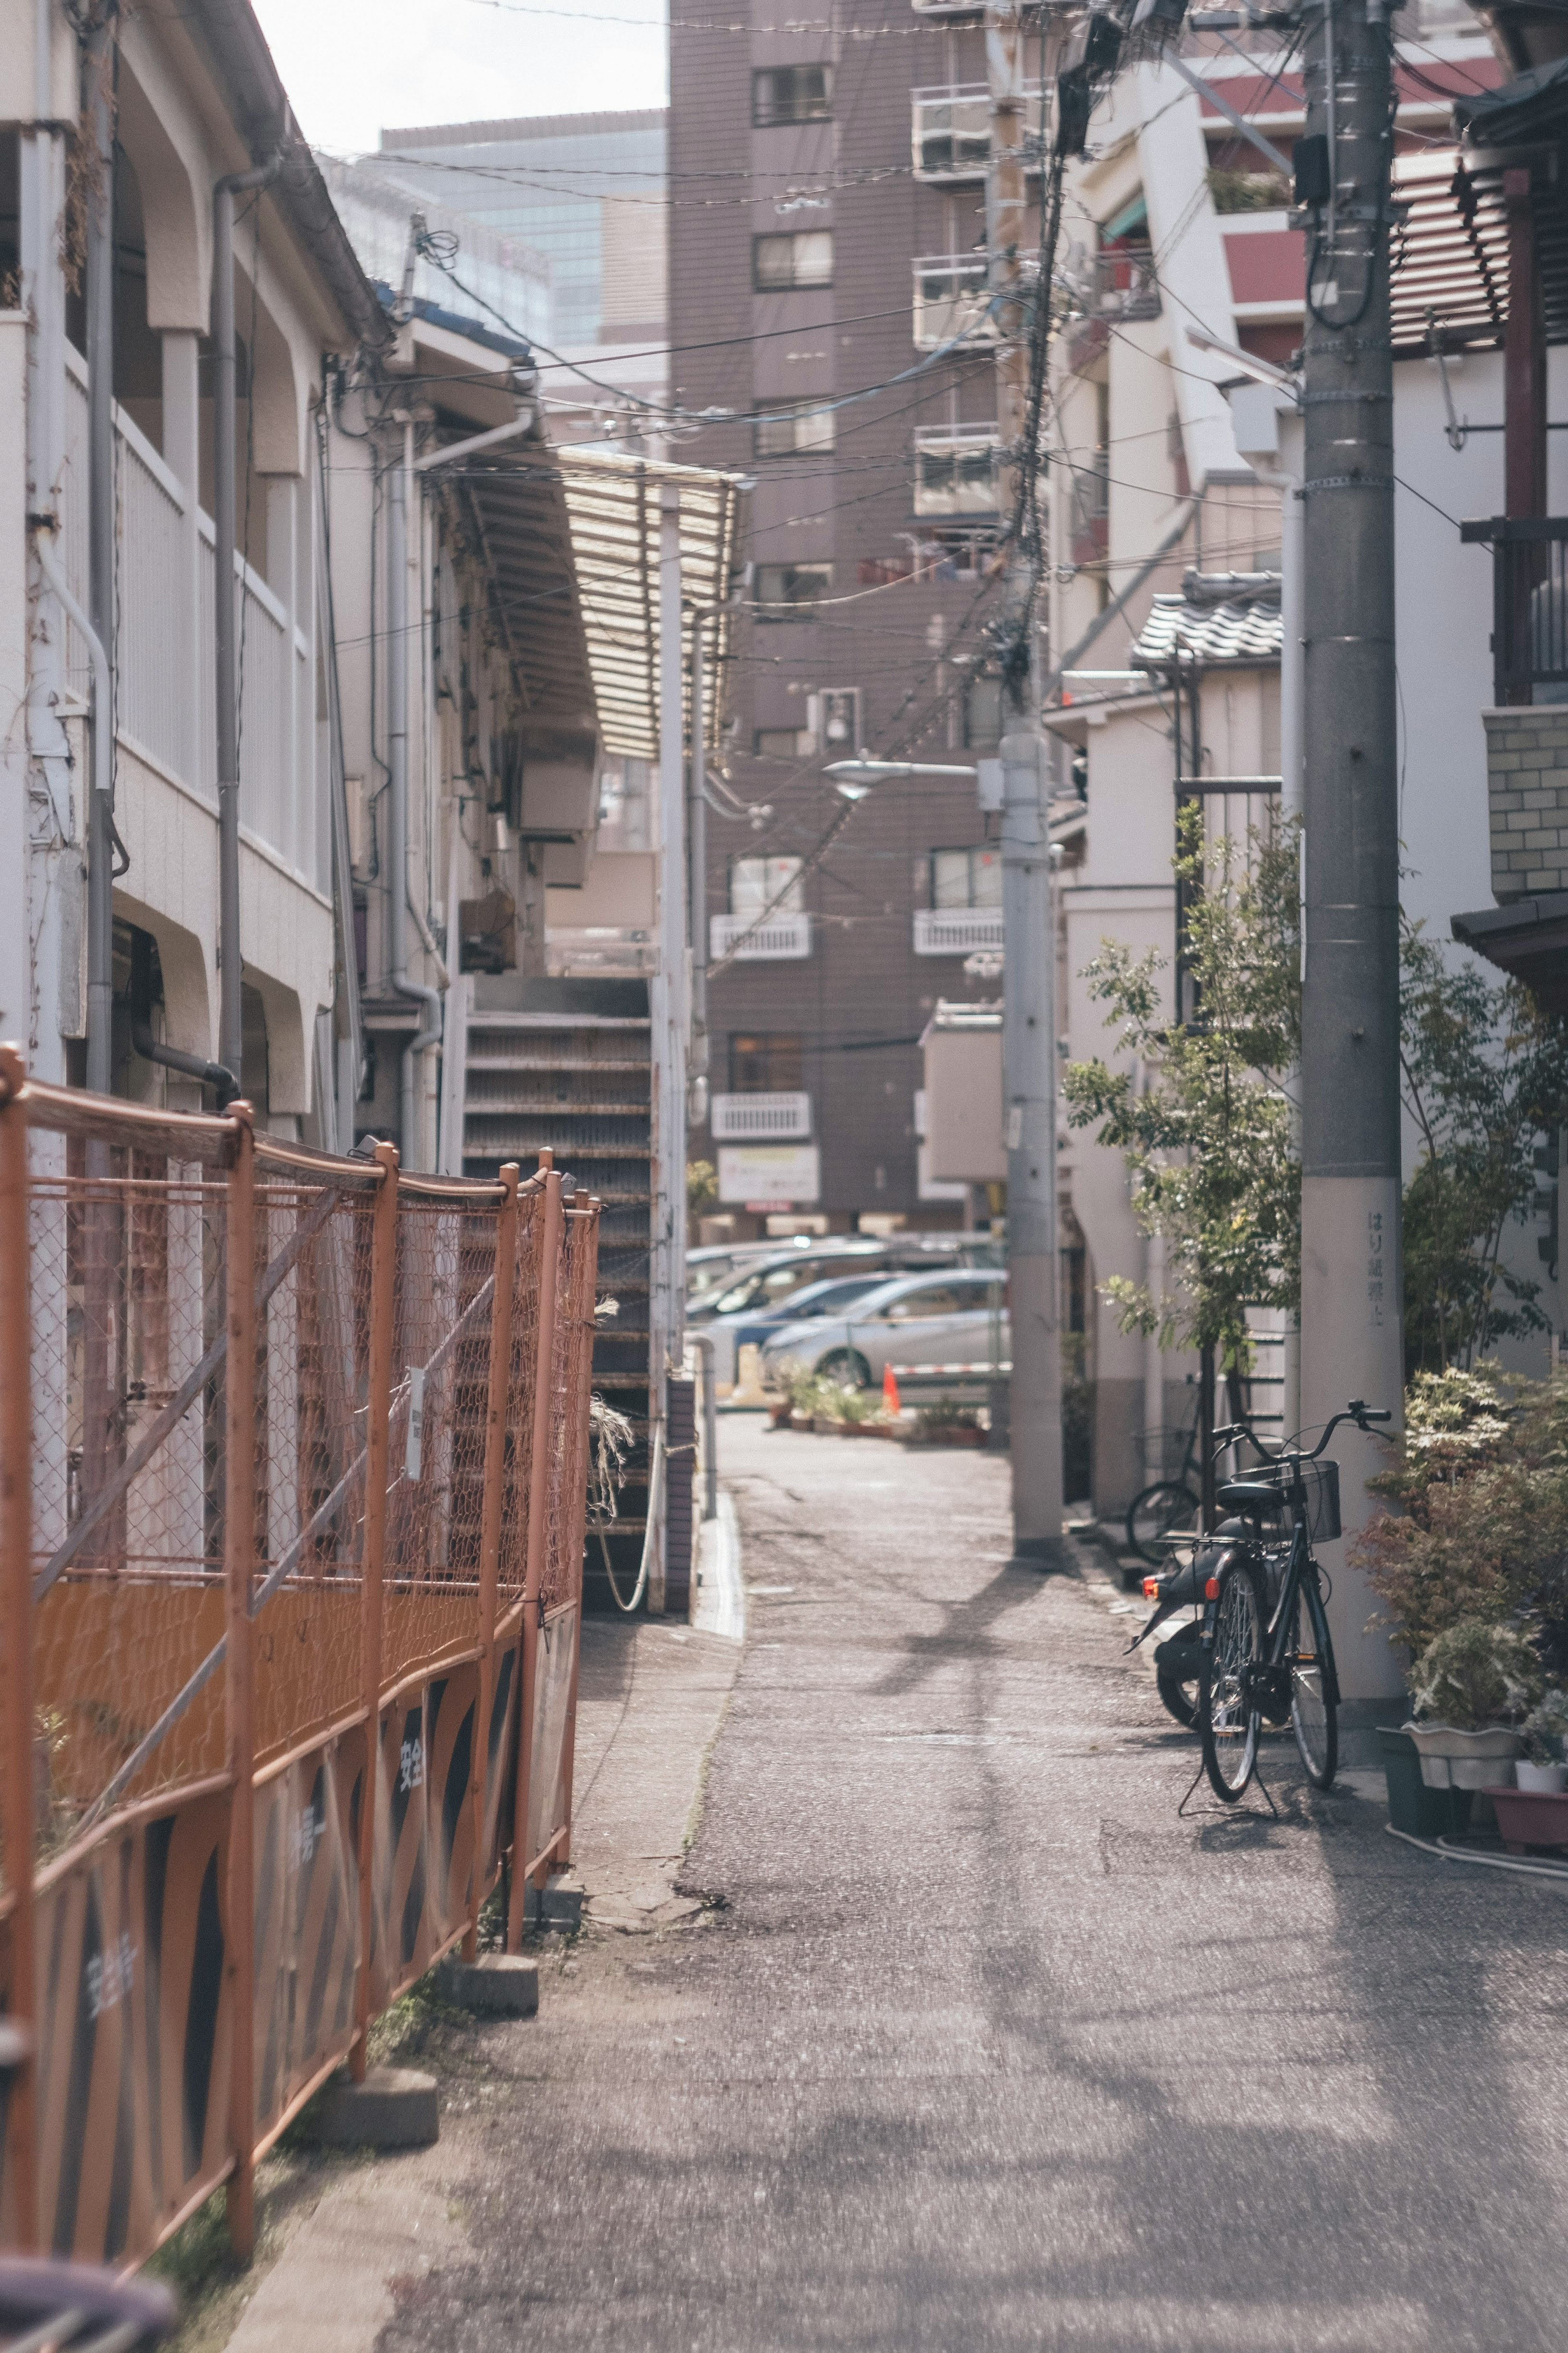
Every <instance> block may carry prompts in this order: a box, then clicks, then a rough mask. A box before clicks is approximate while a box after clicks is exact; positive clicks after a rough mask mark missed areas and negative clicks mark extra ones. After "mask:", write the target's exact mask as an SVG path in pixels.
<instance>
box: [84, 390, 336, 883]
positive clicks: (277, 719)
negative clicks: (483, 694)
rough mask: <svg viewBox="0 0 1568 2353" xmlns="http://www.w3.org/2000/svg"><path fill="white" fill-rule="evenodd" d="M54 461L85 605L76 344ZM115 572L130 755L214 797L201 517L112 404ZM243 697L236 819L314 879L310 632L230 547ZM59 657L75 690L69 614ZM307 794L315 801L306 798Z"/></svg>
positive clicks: (324, 849)
mask: <svg viewBox="0 0 1568 2353" xmlns="http://www.w3.org/2000/svg"><path fill="white" fill-rule="evenodd" d="M65 424H66V462H65V467H64V470H63V473H62V477H61V483H60V507H61V522H62V532H61V538H62V542H63V548H64V554H65V559H66V576H67V578H68V581H69V583H70V586H71V587H72V589H73V590H74V591H75V593H76V595H77V596H79V598H81V599H82V601H83V602H84V603H85V601H86V598H87V586H88V539H87V533H88V501H87V477H88V451H87V432H88V396H87V381H86V371H85V369H84V368H83V367H82V365H81V364H80V362H79V361H78V360H77V358H76V356H75V354H74V353H72V354H71V355H70V357H69V359H68V363H67V375H66V402H65ZM114 430H115V443H116V447H115V460H116V465H115V472H116V480H117V483H118V489H119V498H118V507H119V516H118V522H119V568H120V578H121V591H122V593H121V620H120V646H119V651H120V670H119V679H118V681H117V694H118V710H117V712H116V721H117V733H118V734H119V735H120V737H121V740H122V741H123V743H124V744H126V746H127V748H128V749H129V750H130V751H132V753H134V754H138V755H140V756H141V757H142V758H143V759H145V760H147V761H148V762H149V764H150V765H152V766H153V767H154V768H155V769H157V770H160V771H161V772H162V773H163V774H164V775H165V776H172V777H174V778H175V779H177V780H178V782H179V783H180V784H181V785H183V786H185V787H186V788H187V789H188V790H189V791H190V792H192V793H194V794H195V795H197V796H198V797H200V798H202V799H204V800H206V801H208V802H210V803H211V804H212V805H213V806H214V807H216V801H217V720H216V707H217V706H216V685H215V682H214V673H213V631H214V626H215V612H216V596H217V586H216V573H217V560H216V553H215V547H214V541H215V533H214V528H213V524H212V522H211V520H210V518H209V517H208V516H207V515H205V513H203V512H202V511H201V509H200V508H199V507H198V506H197V504H196V502H195V492H194V491H192V490H191V489H190V488H189V486H188V485H186V484H184V483H183V482H181V481H180V480H179V479H178V478H177V477H176V476H175V474H174V472H173V471H172V470H171V469H170V468H169V467H168V466H167V465H165V464H164V462H163V458H162V457H161V456H160V455H159V453H158V451H157V450H156V449H155V448H153V445H152V443H151V442H150V441H149V440H148V439H147V438H146V437H145V435H144V434H143V433H142V432H141V431H140V429H139V428H138V427H137V426H136V425H135V423H134V422H133V420H132V418H131V417H129V416H127V415H126V414H125V413H124V412H123V411H122V410H121V409H119V408H116V410H115V415H114ZM235 575H236V576H235V583H234V589H233V594H234V597H235V601H236V604H237V607H238V622H239V642H240V644H241V645H242V647H243V648H244V667H243V670H242V671H241V681H242V688H243V704H242V711H241V733H240V809H241V812H242V816H243V822H244V825H245V829H246V831H247V833H248V834H250V835H252V836H254V837H255V838H256V839H258V840H259V841H261V842H263V843H265V844H266V846H267V848H268V849H271V850H273V851H275V852H276V854H277V855H278V856H279V858H280V859H281V860H283V861H284V863H285V864H286V865H288V866H289V867H291V868H292V869H293V870H294V871H295V872H296V873H298V874H300V875H302V876H303V877H304V878H305V880H306V881H309V882H310V883H312V884H314V885H315V886H316V887H317V888H318V889H321V890H325V889H326V888H327V887H328V885H329V879H330V872H331V867H330V856H331V853H330V850H329V847H328V839H327V833H326V822H327V814H328V805H327V801H326V797H325V796H324V795H321V796H317V795H315V794H314V793H313V792H312V791H311V789H310V781H311V778H312V776H313V774H314V756H315V754H314V743H315V732H316V692H315V687H314V684H313V683H312V681H313V676H314V673H313V669H312V662H311V652H310V640H309V639H308V638H306V637H305V635H304V633H303V632H302V631H301V630H300V628H298V627H297V626H294V625H292V624H291V623H290V621H289V615H288V613H287V612H286V611H285V609H284V607H283V606H282V605H281V604H280V603H279V600H278V598H277V597H276V596H274V594H273V592H272V590H271V589H270V588H269V587H268V586H267V583H266V582H265V581H264V580H263V579H262V578H261V577H260V575H258V573H256V572H254V571H253V570H252V569H251V567H250V565H248V564H247V563H245V562H244V560H243V559H242V558H240V557H238V556H237V557H236V559H235ZM66 660H67V667H68V675H69V678H70V681H71V684H72V686H73V687H74V688H75V689H76V691H78V692H79V694H80V695H82V696H83V698H84V699H85V696H86V694H87V691H88V684H89V676H90V672H89V667H88V656H87V648H86V646H85V645H83V644H82V643H81V642H80V641H79V638H78V635H77V632H76V630H75V629H74V628H71V627H70V626H69V625H68V626H67V631H66ZM318 804H319V806H318Z"/></svg>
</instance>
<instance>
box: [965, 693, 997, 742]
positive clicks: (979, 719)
mask: <svg viewBox="0 0 1568 2353" xmlns="http://www.w3.org/2000/svg"><path fill="white" fill-rule="evenodd" d="M963 741H964V744H966V745H967V746H969V747H970V748H973V746H974V745H975V744H1000V742H1001V741H1002V681H1001V680H1000V679H999V678H986V677H984V676H982V677H980V678H972V679H971V680H970V681H969V683H968V685H967V686H966V687H965V688H964V690H963Z"/></svg>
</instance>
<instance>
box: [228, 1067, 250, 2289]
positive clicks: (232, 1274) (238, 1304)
mask: <svg viewBox="0 0 1568 2353" xmlns="http://www.w3.org/2000/svg"><path fill="white" fill-rule="evenodd" d="M229 1116H230V1118H231V1119H232V1120H233V1122H234V1154H233V1158H232V1159H231V1161H230V1163H229V1170H228V1218H227V1231H226V1240H225V1267H224V1288H225V1302H224V1321H225V1324H226V1335H227V1341H228V1349H227V1356H226V1363H225V1365H224V1445H223V1453H224V1466H223V1467H224V1507H223V1566H224V1587H225V1592H226V1626H225V1630H226V1636H227V1641H226V1649H225V1653H224V1682H225V1713H226V1729H227V1752H228V1753H227V1768H228V1785H229V1814H228V1956H229V1959H228V1969H229V1998H230V2001H231V2004H232V2009H231V2013H230V2023H231V2028H232V2055H231V2058H230V2062H229V2139H230V2146H231V2149H232V2153H233V2158H234V2166H233V2170H232V2171H231V2173H230V2174H229V2177H228V2190H227V2198H226V2204H227V2208H228V2234H229V2239H230V2242H231V2243H232V2245H233V2248H234V2252H235V2253H236V2255H237V2256H238V2258H239V2260H240V2262H241V2263H248V2262H249V2260H250V2257H251V2253H252V2251H253V2249H254V2247H255V2244H256V2199H255V2187H256V2183H255V2174H256V2164H255V2156H254V2151H255V2147H256V1859H255V1847H256V1799H255V1788H254V1780H255V1761H256V1684H255V1641H254V1633H255V1630H254V1627H253V1624H252V1621H251V1615H250V1595H251V1583H252V1577H253V1574H254V1569H255V1554H256V1134H255V1130H254V1128H253V1126H252V1124H251V1110H250V1105H249V1104H248V1103H231V1104H230V1106H229Z"/></svg>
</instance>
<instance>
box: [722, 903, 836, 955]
mask: <svg viewBox="0 0 1568 2353" xmlns="http://www.w3.org/2000/svg"><path fill="white" fill-rule="evenodd" d="M731 948H733V949H734V951H735V961H736V963H737V964H785V963H790V962H793V961H795V960H796V959H798V958H799V957H801V956H808V955H810V954H811V917H810V916H809V915H786V914H782V913H777V912H776V911H775V913H773V914H771V915H769V916H767V917H765V918H764V919H763V921H762V922H761V923H759V922H758V920H757V918H756V916H755V915H710V917H709V919H708V953H709V955H710V956H712V957H713V958H714V960H715V961H717V960H718V958H719V957H720V956H727V955H729V953H730V951H731Z"/></svg>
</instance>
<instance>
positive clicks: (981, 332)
mask: <svg viewBox="0 0 1568 2353" xmlns="http://www.w3.org/2000/svg"><path fill="white" fill-rule="evenodd" d="M913 270H914V341H915V349H916V350H917V351H919V352H934V351H937V350H939V349H940V347H941V346H942V344H943V343H952V341H953V340H954V338H955V337H957V336H959V335H963V334H972V335H973V336H974V337H975V338H976V339H978V340H984V341H985V342H989V343H994V342H995V340H996V333H997V328H996V320H995V317H994V313H993V311H992V310H991V294H990V288H989V286H988V283H987V280H988V278H989V275H990V264H989V263H988V262H987V260H986V258H985V256H984V254H983V253H933V254H927V255H926V256H925V257H924V258H923V259H921V260H918V261H916V262H915V263H914V264H913Z"/></svg>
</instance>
